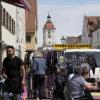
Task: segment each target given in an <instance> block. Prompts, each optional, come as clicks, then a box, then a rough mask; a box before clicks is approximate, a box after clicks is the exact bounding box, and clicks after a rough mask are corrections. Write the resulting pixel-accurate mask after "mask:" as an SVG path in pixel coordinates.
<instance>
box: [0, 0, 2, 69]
mask: <svg viewBox="0 0 100 100" xmlns="http://www.w3.org/2000/svg"><path fill="white" fill-rule="evenodd" d="M1 67H2V5H1V0H0V69H1Z"/></svg>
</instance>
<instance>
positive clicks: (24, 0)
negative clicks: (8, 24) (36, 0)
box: [1, 0, 30, 11]
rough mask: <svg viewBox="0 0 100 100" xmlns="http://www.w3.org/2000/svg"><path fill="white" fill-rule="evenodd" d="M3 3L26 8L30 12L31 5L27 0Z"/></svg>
mask: <svg viewBox="0 0 100 100" xmlns="http://www.w3.org/2000/svg"><path fill="white" fill-rule="evenodd" d="M1 1H3V2H6V3H9V4H12V5H15V6H18V7H22V8H25V9H26V10H28V11H30V5H29V3H28V2H27V0H1Z"/></svg>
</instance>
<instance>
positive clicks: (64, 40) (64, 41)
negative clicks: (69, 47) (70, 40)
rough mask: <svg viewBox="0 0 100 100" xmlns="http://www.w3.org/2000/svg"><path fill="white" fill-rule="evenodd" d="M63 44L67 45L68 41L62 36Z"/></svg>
mask: <svg viewBox="0 0 100 100" xmlns="http://www.w3.org/2000/svg"><path fill="white" fill-rule="evenodd" d="M61 43H62V44H65V43H66V39H65V37H64V36H62V38H61Z"/></svg>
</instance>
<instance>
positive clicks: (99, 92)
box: [89, 87, 100, 100]
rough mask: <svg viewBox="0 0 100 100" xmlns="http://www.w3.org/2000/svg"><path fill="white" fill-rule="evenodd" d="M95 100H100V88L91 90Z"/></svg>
mask: <svg viewBox="0 0 100 100" xmlns="http://www.w3.org/2000/svg"><path fill="white" fill-rule="evenodd" d="M89 91H90V92H91V95H92V97H93V100H100V88H98V87H96V88H95V89H89Z"/></svg>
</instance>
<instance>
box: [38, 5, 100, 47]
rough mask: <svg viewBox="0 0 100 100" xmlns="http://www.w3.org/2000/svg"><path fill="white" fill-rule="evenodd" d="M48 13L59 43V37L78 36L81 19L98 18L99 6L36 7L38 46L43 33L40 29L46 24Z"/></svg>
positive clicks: (80, 29)
mask: <svg viewBox="0 0 100 100" xmlns="http://www.w3.org/2000/svg"><path fill="white" fill-rule="evenodd" d="M48 12H49V13H50V15H51V17H52V22H53V23H54V25H55V27H56V33H55V34H56V38H55V40H56V41H57V42H59V41H60V38H61V36H63V35H64V36H72V35H73V36H78V35H79V34H81V31H82V24H83V17H84V15H88V16H100V5H97V4H92V5H89V4H87V5H80V6H79V5H78V6H76V5H74V6H72V5H69V6H57V5H55V6H52V5H41V6H38V25H39V26H38V45H39V46H40V45H42V41H43V38H42V37H43V32H42V28H43V25H44V24H45V22H46V17H47V15H48Z"/></svg>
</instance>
